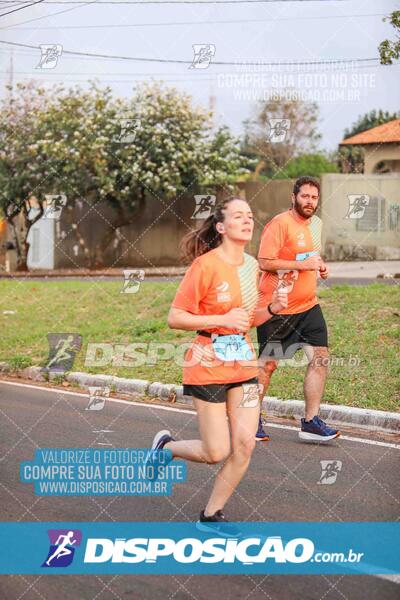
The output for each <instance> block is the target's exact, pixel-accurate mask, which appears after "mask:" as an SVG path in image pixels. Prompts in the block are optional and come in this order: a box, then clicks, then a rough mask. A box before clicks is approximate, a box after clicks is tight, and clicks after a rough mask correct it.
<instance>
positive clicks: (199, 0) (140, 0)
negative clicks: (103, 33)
mask: <svg viewBox="0 0 400 600" xmlns="http://www.w3.org/2000/svg"><path fill="white" fill-rule="evenodd" d="M7 1H8V2H13V1H14V0H7ZM16 1H17V2H18V3H19V2H20V0H16ZM346 1H347V0H103V1H102V2H98V3H97V4H272V3H275V4H276V3H278V2H280V3H282V4H285V3H289V2H321V3H328V2H346ZM44 2H45V4H85V2H84V0H44Z"/></svg>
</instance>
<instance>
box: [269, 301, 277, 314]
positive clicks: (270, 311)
mask: <svg viewBox="0 0 400 600" xmlns="http://www.w3.org/2000/svg"><path fill="white" fill-rule="evenodd" d="M271 304H272V302H271ZM271 304H268V307H267V308H268V312H269V314H270V315H272V316H273V317H275V316H276V315H277V314H278V313H274V312H272V310H271Z"/></svg>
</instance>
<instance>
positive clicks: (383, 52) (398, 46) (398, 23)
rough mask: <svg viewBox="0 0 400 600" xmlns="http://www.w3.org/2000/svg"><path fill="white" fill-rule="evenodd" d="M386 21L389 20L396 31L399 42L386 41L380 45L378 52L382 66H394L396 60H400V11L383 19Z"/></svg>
mask: <svg viewBox="0 0 400 600" xmlns="http://www.w3.org/2000/svg"><path fill="white" fill-rule="evenodd" d="M383 20H384V21H387V20H389V21H390V24H391V25H393V27H394V28H395V30H396V33H397V40H396V41H394V42H393V41H391V40H384V41H383V42H381V43H380V44H379V47H378V50H379V55H380V58H381V64H382V65H392V64H393V61H394V60H398V58H399V56H400V37H399V32H400V10H395V11H394V12H392V13H391V15H390V17H387V18H385V19H383Z"/></svg>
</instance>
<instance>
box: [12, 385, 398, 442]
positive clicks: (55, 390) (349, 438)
mask: <svg viewBox="0 0 400 600" xmlns="http://www.w3.org/2000/svg"><path fill="white" fill-rule="evenodd" d="M0 383H4V384H6V385H14V386H19V387H26V388H29V389H34V390H42V391H44V392H51V393H53V394H54V393H60V394H66V395H69V396H79V397H80V398H85V399H86V400H87V399H88V398H89V397H90V396H89V394H82V393H81V392H70V391H69V390H60V389H58V388H49V387H42V386H40V385H32V384H30V383H19V382H15V381H4V380H3V379H0ZM107 402H115V403H118V404H129V405H131V406H141V407H142V408H153V409H155V410H167V411H170V412H179V413H186V414H190V415H192V414H193V413H194V412H195V411H194V410H193V409H192V410H190V409H186V408H173V407H172V406H160V405H159V404H149V403H146V402H135V401H134V400H122V399H120V398H107ZM268 427H275V428H276V429H288V430H293V431H298V430H299V429H298V427H294V426H293V425H281V424H279V423H268ZM336 439H337V440H346V441H349V442H358V443H360V444H370V445H371V446H383V447H385V448H395V449H396V450H400V444H392V443H390V442H381V441H379V440H368V439H365V438H358V437H353V436H350V435H341V436H340V437H339V438H336Z"/></svg>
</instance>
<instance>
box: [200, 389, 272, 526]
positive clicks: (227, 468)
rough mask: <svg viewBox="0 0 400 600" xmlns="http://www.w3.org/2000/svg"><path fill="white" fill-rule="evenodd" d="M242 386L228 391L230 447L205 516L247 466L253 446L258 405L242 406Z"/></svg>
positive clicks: (225, 496) (223, 498)
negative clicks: (229, 452)
mask: <svg viewBox="0 0 400 600" xmlns="http://www.w3.org/2000/svg"><path fill="white" fill-rule="evenodd" d="M243 393H244V392H243V387H242V386H240V387H235V388H231V389H230V390H228V400H227V411H228V417H229V424H230V428H231V439H232V450H231V454H230V456H229V458H228V460H227V461H226V462H225V464H224V466H223V467H222V468H221V469H220V471H219V472H218V475H217V477H216V480H215V484H214V488H213V491H212V493H211V496H210V499H209V501H208V504H207V506H206V509H205V511H204V512H205V515H206V516H210V515H213V514H214V513H215V512H216V511H217V510H219V509H222V508H223V507H224V505H225V504H226V502H227V501H228V499H229V498H230V496H231V495H232V493H233V492H234V490H235V489H236V487H237V486H238V484H239V483H240V481H241V479H242V478H243V476H244V474H245V473H246V471H247V467H248V466H249V462H250V458H251V455H252V452H253V449H254V446H255V439H254V436H255V433H256V431H257V425H258V416H259V414H260V407H259V406H258V405H257V406H253V407H250V406H245V405H243V406H242V401H243Z"/></svg>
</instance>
